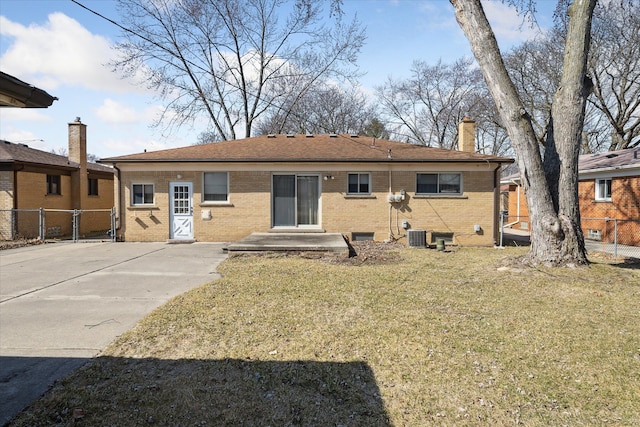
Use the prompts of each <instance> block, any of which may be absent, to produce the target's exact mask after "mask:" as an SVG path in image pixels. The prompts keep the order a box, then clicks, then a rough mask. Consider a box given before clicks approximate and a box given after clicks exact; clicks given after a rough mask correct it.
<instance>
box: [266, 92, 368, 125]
mask: <svg viewBox="0 0 640 427" xmlns="http://www.w3.org/2000/svg"><path fill="white" fill-rule="evenodd" d="M374 117H375V108H374V107H373V106H372V105H371V104H370V103H369V101H368V99H367V96H366V95H365V94H364V93H362V92H361V91H360V90H359V88H358V87H352V88H351V89H344V88H341V87H338V86H336V85H333V84H326V85H324V86H322V87H311V88H309V89H308V90H307V91H306V92H305V93H304V94H303V95H302V96H301V97H299V99H298V100H296V102H295V104H294V105H292V106H285V108H282V109H281V110H280V111H275V112H273V114H271V115H267V116H266V117H265V119H264V120H263V121H261V122H260V124H259V125H258V128H257V129H258V132H257V133H259V134H269V133H359V132H360V130H361V129H363V128H364V127H365V125H366V124H367V123H368V122H370V121H371V119H372V118H374Z"/></svg>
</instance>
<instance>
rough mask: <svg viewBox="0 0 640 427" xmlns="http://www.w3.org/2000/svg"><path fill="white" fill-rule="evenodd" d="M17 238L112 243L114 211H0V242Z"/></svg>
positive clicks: (113, 239) (113, 236)
mask: <svg viewBox="0 0 640 427" xmlns="http://www.w3.org/2000/svg"><path fill="white" fill-rule="evenodd" d="M19 239H40V240H47V239H60V240H73V241H74V242H77V241H78V240H80V239H109V240H112V241H115V209H114V208H112V209H89V210H80V209H74V210H65V209H44V208H40V209H2V210H0V240H19Z"/></svg>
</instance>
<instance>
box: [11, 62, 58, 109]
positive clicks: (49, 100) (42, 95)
mask: <svg viewBox="0 0 640 427" xmlns="http://www.w3.org/2000/svg"><path fill="white" fill-rule="evenodd" d="M57 99H58V98H56V97H55V96H51V95H49V94H48V93H47V92H45V91H44V90H42V89H38V88H37V87H35V86H32V85H30V84H29V83H26V82H23V81H22V80H19V79H17V78H15V77H13V76H10V75H9V74H7V73H3V72H2V71H0V107H19V108H47V107H49V106H50V105H51V104H53V101H56V100H57Z"/></svg>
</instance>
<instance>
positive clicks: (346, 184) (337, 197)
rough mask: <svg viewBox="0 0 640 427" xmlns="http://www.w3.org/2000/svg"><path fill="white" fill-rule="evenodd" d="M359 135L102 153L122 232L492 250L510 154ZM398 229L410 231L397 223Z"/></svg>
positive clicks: (137, 237) (469, 139)
mask: <svg viewBox="0 0 640 427" xmlns="http://www.w3.org/2000/svg"><path fill="white" fill-rule="evenodd" d="M474 136H475V123H474V122H473V121H471V120H466V121H465V122H463V123H462V124H461V129H460V146H461V147H462V148H463V150H465V151H452V150H444V149H438V148H429V147H424V146H418V145H411V144H406V143H400V142H393V141H387V140H379V139H375V138H371V137H363V136H355V135H264V136H258V137H253V138H247V139H243V140H235V141H226V142H218V143H211V144H204V145H195V146H190V147H183V148H175V149H169V150H162V151H156V152H145V153H139V154H132V155H127V156H121V157H113V158H108V159H103V160H102V162H105V163H109V164H113V165H114V166H115V168H116V170H117V171H118V173H117V175H116V181H117V184H116V185H117V186H118V188H119V194H120V196H119V197H118V200H117V201H116V207H117V208H116V209H117V212H118V238H119V239H121V240H126V241H165V240H172V239H176V240H179V239H184V240H198V241H218V242H228V241H237V240H240V239H242V238H244V237H246V236H248V235H249V234H251V233H253V232H267V231H271V232H278V231H283V232H285V231H286V232H290V231H300V232H339V233H343V234H344V235H346V236H347V237H348V238H350V239H366V238H372V239H375V240H387V239H400V238H405V236H406V234H407V231H406V229H414V230H415V229H422V230H426V231H427V233H426V234H425V239H426V240H427V241H428V242H432V241H433V239H435V238H436V237H443V238H447V239H449V240H450V241H452V242H454V243H456V244H460V245H472V246H491V245H493V244H494V242H495V241H496V238H497V233H498V227H497V222H498V210H499V185H498V184H499V173H498V171H499V170H500V167H501V165H502V164H504V163H511V162H513V160H512V159H507V158H503V157H496V156H487V155H481V154H477V153H474V147H475V141H474ZM405 227H406V229H405Z"/></svg>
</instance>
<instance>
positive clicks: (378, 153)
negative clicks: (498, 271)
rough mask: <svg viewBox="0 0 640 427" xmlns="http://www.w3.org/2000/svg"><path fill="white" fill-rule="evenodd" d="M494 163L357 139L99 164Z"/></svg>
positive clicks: (194, 149)
mask: <svg viewBox="0 0 640 427" xmlns="http://www.w3.org/2000/svg"><path fill="white" fill-rule="evenodd" d="M487 161H488V162H498V163H512V162H513V159H509V158H506V157H498V156H488V155H484V154H477V153H468V152H462V151H455V150H445V149H440V148H432V147H425V146H421V145H414V144H407V143H402V142H395V141H388V140H384V139H375V138H371V137H364V136H356V135H343V134H340V135H333V134H328V135H327V134H323V135H299V134H296V135H263V136H256V137H252V138H246V139H239V140H233V141H224V142H216V143H209V144H202V145H192V146H189V147H182V148H173V149H168V150H160V151H153V152H145V153H138V154H131V155H127V156H120V157H110V158H105V159H102V160H101V162H103V163H138V162H296V163H301V162H385V163H392V162H393V163H397V162H487Z"/></svg>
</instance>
